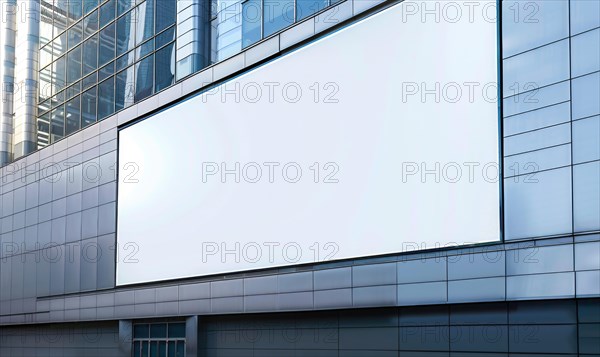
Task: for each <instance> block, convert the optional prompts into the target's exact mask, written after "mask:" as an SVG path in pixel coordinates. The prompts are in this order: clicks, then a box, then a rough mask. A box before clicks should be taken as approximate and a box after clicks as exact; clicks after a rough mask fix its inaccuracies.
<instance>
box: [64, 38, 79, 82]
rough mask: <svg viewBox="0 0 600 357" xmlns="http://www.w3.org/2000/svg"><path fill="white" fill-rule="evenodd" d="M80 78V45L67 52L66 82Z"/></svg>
mask: <svg viewBox="0 0 600 357" xmlns="http://www.w3.org/2000/svg"><path fill="white" fill-rule="evenodd" d="M80 78H81V46H78V47H77V48H75V49H73V50H72V51H71V52H69V53H68V54H67V83H69V84H70V83H73V82H75V81H77V80H79V79H80Z"/></svg>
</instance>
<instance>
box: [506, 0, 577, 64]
mask: <svg viewBox="0 0 600 357" xmlns="http://www.w3.org/2000/svg"><path fill="white" fill-rule="evenodd" d="M568 6H569V2H568V1H546V0H537V1H521V0H519V1H516V0H505V1H503V2H502V46H503V51H504V53H503V56H504V57H508V56H513V55H515V54H517V53H521V52H524V51H527V50H530V49H532V48H535V47H539V46H542V45H545V44H547V43H550V42H553V41H556V40H560V39H563V38H566V37H568V36H569V18H568V17H569V8H568Z"/></svg>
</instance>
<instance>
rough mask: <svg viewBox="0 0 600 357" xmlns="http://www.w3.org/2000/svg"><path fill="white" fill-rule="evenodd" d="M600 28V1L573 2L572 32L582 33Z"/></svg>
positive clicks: (578, 0)
mask: <svg viewBox="0 0 600 357" xmlns="http://www.w3.org/2000/svg"><path fill="white" fill-rule="evenodd" d="M595 27H600V1H597V0H571V32H572V34H577V33H581V32H583V31H587V30H590V29H593V28H595Z"/></svg>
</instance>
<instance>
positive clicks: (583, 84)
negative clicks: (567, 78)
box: [572, 72, 600, 119]
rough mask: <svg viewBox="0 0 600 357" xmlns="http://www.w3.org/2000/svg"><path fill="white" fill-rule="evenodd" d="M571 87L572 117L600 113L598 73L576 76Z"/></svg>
mask: <svg viewBox="0 0 600 357" xmlns="http://www.w3.org/2000/svg"><path fill="white" fill-rule="evenodd" d="M572 87H573V119H579V118H585V117H589V116H592V115H598V114H600V100H598V98H600V73H598V72H597V73H594V74H589V75H587V76H584V77H580V78H576V79H574V80H573V81H572Z"/></svg>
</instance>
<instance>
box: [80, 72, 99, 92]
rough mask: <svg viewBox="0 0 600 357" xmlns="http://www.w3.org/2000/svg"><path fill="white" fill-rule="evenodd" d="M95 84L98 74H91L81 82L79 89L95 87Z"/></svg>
mask: <svg viewBox="0 0 600 357" xmlns="http://www.w3.org/2000/svg"><path fill="white" fill-rule="evenodd" d="M96 83H98V74H97V73H92V74H90V75H89V76H87V77H85V78H84V79H82V80H81V89H82V90H86V89H88V88H90V87H91V86H93V85H95V84H96Z"/></svg>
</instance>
